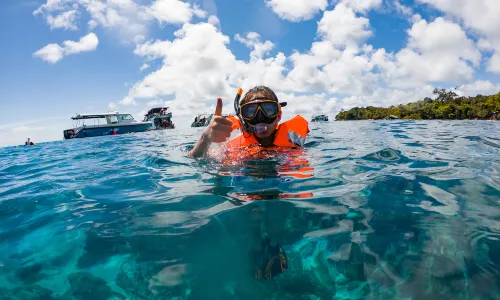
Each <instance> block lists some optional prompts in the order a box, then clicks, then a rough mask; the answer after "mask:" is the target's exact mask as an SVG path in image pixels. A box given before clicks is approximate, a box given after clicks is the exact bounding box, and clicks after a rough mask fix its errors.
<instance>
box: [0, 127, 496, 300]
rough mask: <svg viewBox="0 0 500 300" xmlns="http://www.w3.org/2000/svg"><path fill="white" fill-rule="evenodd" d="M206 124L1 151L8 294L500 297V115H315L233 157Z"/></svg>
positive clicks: (2, 285)
mask: <svg viewBox="0 0 500 300" xmlns="http://www.w3.org/2000/svg"><path fill="white" fill-rule="evenodd" d="M200 130H201V129H199V128H189V129H176V130H167V131H161V132H149V133H141V134H131V135H120V136H109V137H98V138H88V139H79V140H68V141H58V142H53V143H44V144H40V145H37V146H36V147H7V148H1V149H0V299H92V300H98V299H214V300H215V299H217V300H221V299H260V300H262V299H384V300H387V299H499V298H500V123H499V122H496V123H495V122H482V121H447V122H445V121H430V122H424V121H394V122H388V121H363V122H330V123H323V124H314V123H313V124H311V133H310V136H309V138H308V140H307V145H306V146H307V147H306V149H305V150H304V151H299V152H293V153H267V154H266V156H265V158H261V159H259V160H250V161H242V160H234V161H231V162H230V163H224V164H221V163H220V162H219V161H217V160H209V161H207V160H194V159H191V158H189V157H188V156H187V152H188V151H189V150H190V149H191V148H192V147H193V145H194V142H195V140H196V139H197V137H198V136H199V133H200ZM262 236H267V237H269V238H270V240H271V241H272V243H276V242H279V243H280V244H281V245H282V246H283V248H284V250H285V252H286V254H287V257H288V263H289V268H288V270H287V271H286V272H285V273H283V274H281V275H279V276H277V277H275V278H274V279H273V280H264V279H260V280H259V279H256V278H254V271H255V267H256V266H255V262H254V261H253V260H252V255H251V253H252V250H255V249H258V247H259V245H260V244H259V243H260V242H259V241H260V239H261V237H262Z"/></svg>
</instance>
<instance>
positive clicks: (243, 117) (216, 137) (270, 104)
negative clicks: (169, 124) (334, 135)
mask: <svg viewBox="0 0 500 300" xmlns="http://www.w3.org/2000/svg"><path fill="white" fill-rule="evenodd" d="M241 94H242V90H241V89H238V93H237V95H236V98H235V100H234V109H235V112H236V116H237V118H234V117H233V118H225V117H223V116H222V99H221V98H219V99H217V106H216V109H215V113H214V116H213V117H212V120H211V122H210V124H209V125H208V126H207V128H206V129H205V130H204V131H203V133H202V135H201V137H200V139H199V140H198V142H197V143H196V145H195V146H194V148H193V150H191V152H190V153H189V154H190V155H191V156H192V157H201V156H203V155H205V153H206V151H207V149H208V148H209V147H210V144H211V143H223V142H226V141H227V140H228V139H229V137H230V135H231V132H232V131H233V130H235V129H237V128H241V129H242V132H243V134H242V135H241V136H239V137H237V138H235V139H233V140H231V141H229V142H228V143H227V146H228V148H230V149H231V148H233V149H234V148H239V147H246V146H250V145H258V146H261V147H264V148H274V147H289V148H295V147H302V146H303V145H304V142H305V139H306V135H307V134H308V133H309V127H308V123H307V121H306V120H305V119H304V118H303V117H301V116H299V115H297V116H296V117H295V118H293V119H291V120H288V121H286V122H284V123H282V124H279V122H280V121H281V115H282V111H281V108H282V107H284V106H286V105H287V103H286V102H279V101H278V97H277V96H276V94H275V93H274V92H273V91H272V90H271V89H270V88H268V87H266V86H257V87H254V88H252V89H251V90H249V91H248V92H247V93H246V94H245V96H244V97H243V100H241V102H240V101H239V100H240V98H241Z"/></svg>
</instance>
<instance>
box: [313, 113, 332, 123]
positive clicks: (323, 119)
mask: <svg viewBox="0 0 500 300" xmlns="http://www.w3.org/2000/svg"><path fill="white" fill-rule="evenodd" d="M311 122H328V116H327V115H324V114H317V115H313V116H312V119H311Z"/></svg>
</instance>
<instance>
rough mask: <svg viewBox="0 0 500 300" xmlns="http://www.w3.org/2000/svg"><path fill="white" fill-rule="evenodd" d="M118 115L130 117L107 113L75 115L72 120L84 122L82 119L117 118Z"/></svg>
mask: <svg viewBox="0 0 500 300" xmlns="http://www.w3.org/2000/svg"><path fill="white" fill-rule="evenodd" d="M119 115H130V114H127V113H118V112H108V113H103V114H77V115H76V117H72V118H71V119H72V120H84V119H99V118H106V117H109V116H119Z"/></svg>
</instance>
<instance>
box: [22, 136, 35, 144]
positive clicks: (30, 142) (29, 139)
mask: <svg viewBox="0 0 500 300" xmlns="http://www.w3.org/2000/svg"><path fill="white" fill-rule="evenodd" d="M24 145H25V146H34V145H35V143H34V142H32V141H31V138H30V137H28V140H27V141H26V142H25V143H24Z"/></svg>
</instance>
